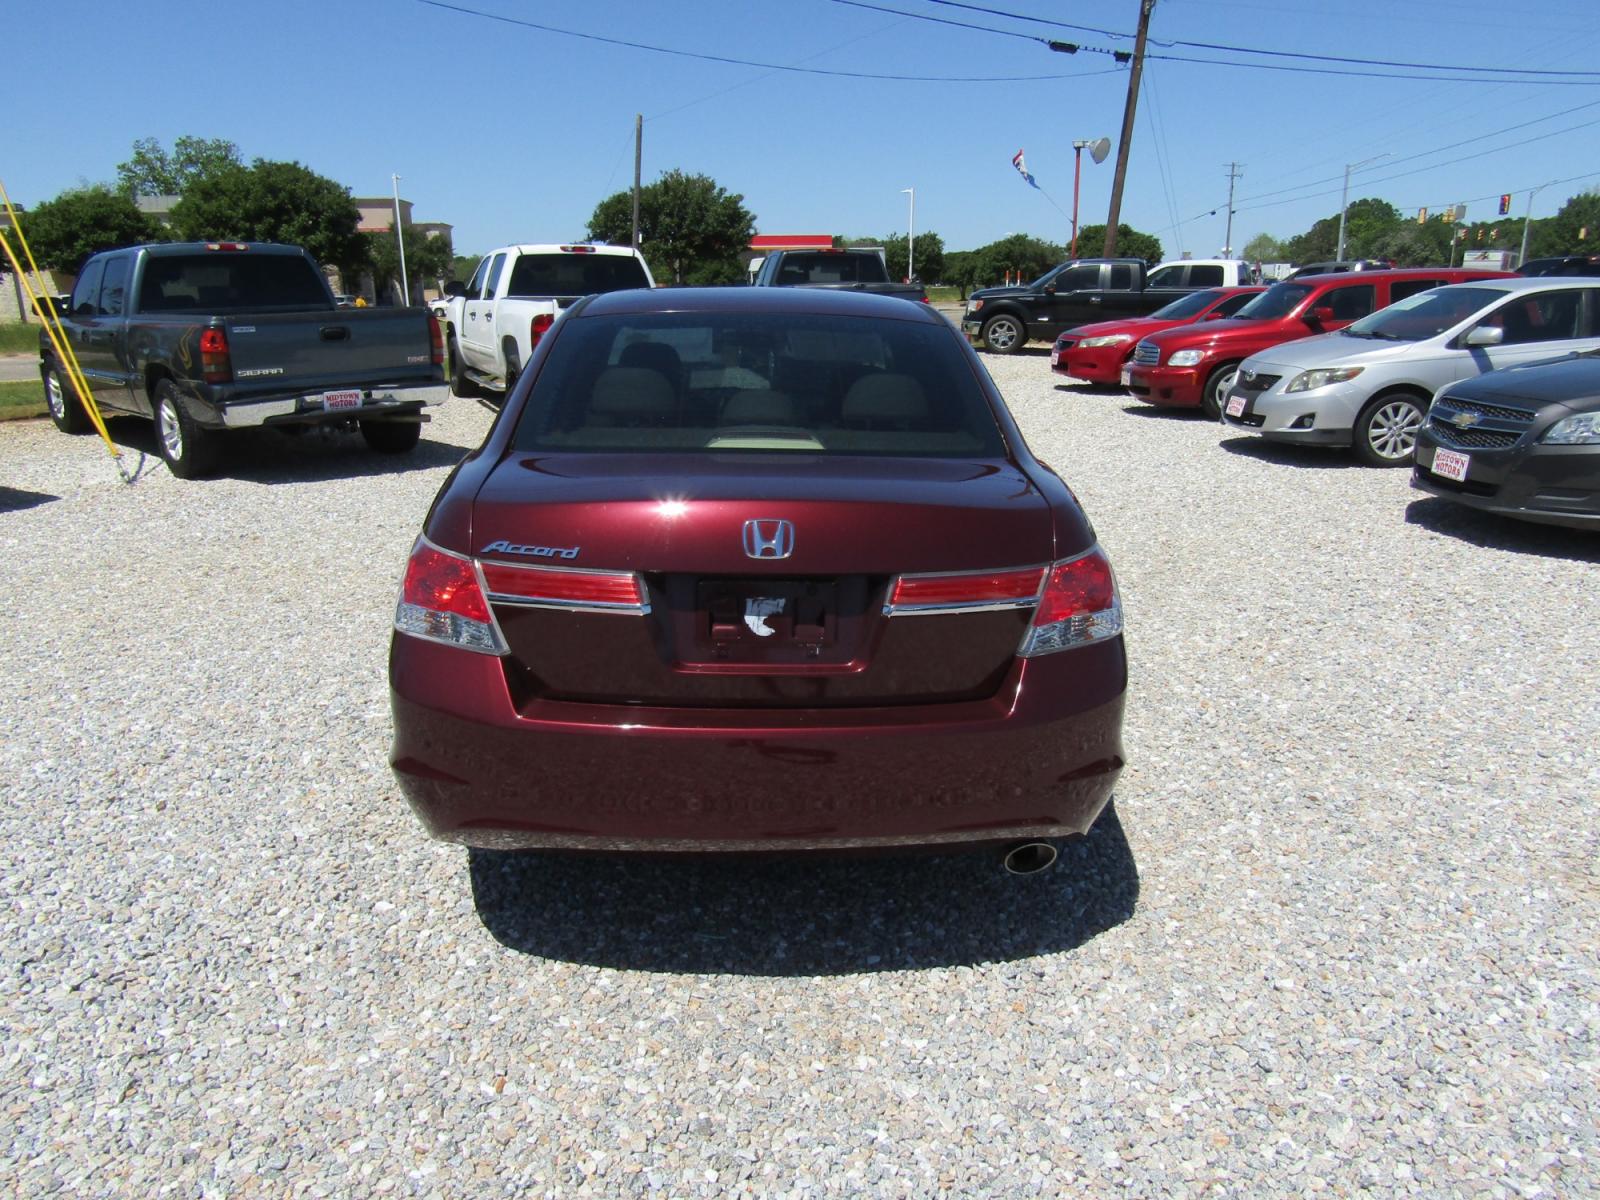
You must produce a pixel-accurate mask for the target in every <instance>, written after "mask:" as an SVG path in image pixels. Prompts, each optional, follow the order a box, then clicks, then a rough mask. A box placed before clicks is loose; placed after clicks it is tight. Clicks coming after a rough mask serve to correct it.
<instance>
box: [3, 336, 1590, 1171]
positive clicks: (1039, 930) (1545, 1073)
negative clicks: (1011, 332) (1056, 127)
mask: <svg viewBox="0 0 1600 1200" xmlns="http://www.w3.org/2000/svg"><path fill="white" fill-rule="evenodd" d="M989 361H990V363H991V365H992V369H993V371H994V373H995V375H996V377H997V378H998V379H999V380H1000V381H1001V383H1002V386H1003V387H1004V388H1005V389H1006V392H1007V394H1008V396H1009V397H1010V398H1011V401H1012V403H1013V406H1014V408H1015V410H1016V412H1017V414H1018V416H1019V417H1020V419H1021V421H1022V423H1023V426H1024V428H1025V429H1026V430H1027V431H1028V435H1029V437H1030V440H1031V441H1032V443H1033V445H1034V447H1035V449H1036V450H1038V451H1039V452H1040V453H1041V454H1042V455H1043V456H1044V457H1045V458H1046V459H1048V460H1049V461H1051V462H1052V463H1054V464H1055V465H1056V466H1057V467H1058V468H1059V469H1060V470H1061V471H1062V473H1063V474H1064V475H1065V476H1066V477H1067V479H1068V480H1069V482H1071V483H1072V484H1073V486H1074V487H1075V488H1076V489H1077V491H1078V493H1079V495H1080V496H1081V497H1082V499H1083V501H1084V503H1085V505H1086V506H1087V508H1088V510H1089V512H1090V514H1091V515H1092V517H1093V518H1094V520H1095V522H1096V524H1097V527H1098V529H1099V532H1100V536H1101V540H1102V542H1103V544H1104V545H1105V546H1106V547H1107V549H1108V550H1109V551H1110V553H1111V555H1112V558H1113V560H1114V561H1115V563H1116V565H1117V568H1118V571H1119V574H1120V578H1121V583H1122V587H1123V593H1124V602H1125V605H1126V608H1127V611H1128V614H1129V618H1128V619H1129V630H1128V641H1129V653H1130V657H1131V661H1132V665H1133V669H1134V684H1133V695H1132V696H1131V698H1130V705H1129V718H1128V719H1129V727H1128V736H1127V741H1128V749H1129V753H1130V757H1131V762H1130V766H1129V769H1128V770H1127V772H1126V773H1125V774H1124V776H1123V781H1122V784H1121V787H1120V788H1119V791H1118V795H1117V800H1116V804H1115V807H1114V809H1113V810H1111V811H1108V813H1107V814H1106V816H1105V817H1104V818H1103V819H1102V820H1101V822H1100V824H1099V825H1098V826H1097V827H1096V830H1095V832H1094V834H1093V836H1091V837H1090V838H1089V839H1087V840H1085V841H1082V842H1079V843H1076V844H1074V845H1072V846H1069V847H1068V848H1067V849H1066V851H1065V852H1064V854H1063V857H1062V860H1061V862H1060V864H1059V865H1058V867H1057V869H1056V870H1054V871H1053V872H1051V873H1050V874H1048V875H1046V876H1042V877H1036V878H1031V879H1011V878H1009V877H1006V876H1004V875H1003V874H1002V873H1001V872H1000V871H999V868H998V861H997V858H996V857H995V856H993V855H971V854H969V855H964V856H950V857H940V858H927V859H912V860H881V859H873V860H850V861H828V862H808V863H787V864H785V863H778V864H769V865H760V864H753V863H749V862H744V863H706V862H699V863H695V862H690V863H663V862H614V861H607V860H604V859H582V860H560V859H556V860H550V859H546V860H539V859H516V858H503V857H495V856H488V855H484V856H469V855H468V854H467V853H466V852H465V851H463V850H460V849H456V848H452V847H446V846H441V845H436V844H433V843H429V842H426V841H424V840H423V837H422V835H421V832H420V830H419V827H418V825H417V824H416V822H415V821H414V820H413V818H412V816H411V814H410V812H409V811H408V810H407V809H406V807H405V805H404V804H403V802H402V801H401V800H400V799H399V798H398V794H397V792H396V790H395V787H394V785H393V783H392V782H391V779H390V776H389V772H388V768H387V766H386V763H385V752H386V748H387V737H388V708H387V693H386V687H385V681H384V669H385V663H384V656H385V646H386V643H387V638H388V629H389V618H390V615H391V612H392V609H393V602H394V589H395V586H396V582H397V578H398V573H399V571H400V568H401V566H402V563H403V561H404V558H405V555H406V552H407V549H408V547H409V544H410V541H411V539H412V537H413V535H414V534H415V532H416V530H417V528H418V525H419V523H420V521H421V518H422V516H423V513H424V511H425V509H426V507H427V504H428V502H429V500H430V498H431V497H432V495H433V493H434V491H435V490H436V488H437V487H438V486H439V483H440V482H441V481H442V479H443V478H444V476H445V474H446V473H447V471H448V470H449V468H450V467H451V465H452V464H453V463H454V462H455V461H456V459H457V458H459V456H460V455H461V454H462V453H463V452H464V451H465V450H466V449H467V448H468V447H470V446H472V445H474V444H475V443H476V442H477V440H478V439H479V438H481V436H482V434H483V432H484V430H485V428H486V426H487V420H488V418H487V414H486V412H485V411H484V410H483V409H482V408H480V407H477V406H475V405H473V404H471V403H469V402H464V401H453V402H451V403H450V404H448V405H447V406H445V408H444V409H443V410H441V412H440V415H439V417H438V418H437V419H436V421H435V423H434V424H433V425H432V426H431V427H430V429H429V431H428V432H427V433H426V435H425V440H424V442H423V444H422V446H421V447H420V448H419V451H418V452H417V454H416V455H415V456H414V457H413V458H411V459H410V460H409V461H406V462H405V463H403V464H402V465H399V466H398V467H397V465H396V463H395V462H393V461H392V460H382V459H379V458H377V457H375V456H371V455H368V454H367V453H365V452H364V451H363V450H362V449H361V448H360V443H359V441H358V440H357V439H355V438H348V439H343V440H335V441H330V442H316V443H313V444H311V445H305V444H304V443H291V442H289V441H288V440H287V439H281V438H278V437H276V436H263V437H260V438H257V439H255V441H254V442H253V443H252V444H251V445H250V446H249V447H248V450H249V458H248V461H246V462H236V464H235V466H234V468H233V473H232V475H231V476H230V477H227V478H221V479H216V480H213V481H208V482H201V483H181V482H179V481H177V480H175V479H173V478H171V477H170V475H169V474H168V473H167V471H166V469H165V468H164V467H162V466H160V465H159V464H156V465H154V466H150V465H147V466H146V468H145V473H144V474H143V476H142V477H141V478H140V480H139V482H138V483H137V484H136V485H135V486H133V487H126V486H124V485H122V484H121V483H119V482H118V481H117V479H116V475H115V473H114V471H113V469H112V467H111V465H110V462H109V461H108V459H107V458H106V456H105V454H104V451H103V449H102V448H101V447H100V446H99V444H98V443H97V441H96V440H95V439H92V438H81V439H69V438H66V437H64V436H62V435H60V434H57V433H56V432H55V430H54V429H53V428H52V427H51V426H49V425H48V423H45V422H23V423H18V424H11V425H5V426H0V461H3V464H4V467H3V475H0V547H3V551H4V556H3V560H0V579H3V581H4V585H5V587H4V594H5V596H6V608H7V610H8V612H9V614H10V616H11V619H12V621H13V632H12V634H11V635H10V636H9V637H7V638H6V639H5V640H4V642H3V643H0V672H3V675H4V678H5V680H6V681H7V684H8V686H7V688H6V689H5V693H4V698H3V699H0V716H3V723H4V728H5V730H6V731H7V732H6V736H5V738H4V741H3V745H0V786H3V788H4V794H5V796H6V799H7V803H6V804H5V806H4V809H3V814H0V822H3V826H0V828H3V834H4V840H5V847H6V849H5V852H4V856H3V858H0V903H3V905H4V910H5V924H4V932H3V934H0V938H3V950H4V955H3V973H0V1191H10V1192H11V1194H16V1195H23V1196H42V1195H51V1194H63V1195H68V1194H70V1195H91V1196H113V1195H115V1196H130V1195H133V1196H155V1195H158V1194H160V1195H172V1196H224V1195H227V1196H249V1195H270V1196H329V1195H332V1196H346V1195H349V1196H366V1195H384V1194H387V1195H396V1196H410V1195H421V1196H435V1195H437V1196H455V1195H465V1194H469V1193H470V1194H479V1195H523V1194H527V1195H560V1196H582V1195H597V1196H598V1195H621V1194H626V1195H650V1196H699V1195H704V1196H725V1195H737V1194H747V1193H748V1194H758V1195H764V1196H781V1195H788V1196H856V1195H885V1196H908V1197H925V1196H934V1195H940V1196H943V1195H948V1196H972V1195H995V1196H1006V1197H1012V1196H1025V1195H1035V1194H1038V1195H1059V1194H1084V1193H1089V1194H1109V1193H1113V1192H1119V1191H1120V1192H1121V1193H1124V1194H1126V1195H1129V1196H1140V1197H1142V1196H1173V1197H1199V1196H1202V1195H1205V1196H1228V1195H1261V1196H1268V1195H1283V1194H1316V1193H1326V1194H1329V1195H1349V1194H1352V1193H1355V1192H1371V1193H1376V1194H1384V1195H1391V1194H1416V1195H1429V1196H1462V1197H1475V1196H1486V1197H1487V1196H1551V1197H1574V1196H1582V1195H1594V1194H1596V1193H1597V1192H1600V1164H1597V1161H1596V1155H1597V1154H1600V1128H1597V1119H1600V1038H1597V1035H1600V978H1597V976H1600V962H1597V959H1600V946H1597V936H1596V934H1597V927H1600V922H1597V909H1600V888H1597V882H1596V863H1597V860H1600V852H1597V851H1600V848H1597V844H1596V842H1597V837H1596V822H1595V815H1596V807H1597V804H1600V755H1596V753H1595V747H1594V738H1595V734H1596V730H1597V729H1600V688H1597V686H1596V679H1595V658H1596V647H1597V644H1600V638H1597V633H1596V631H1597V629H1600V565H1597V564H1600V537H1597V536H1591V535H1583V534H1578V533H1569V532H1564V531H1557V530H1543V529H1539V528H1536V527H1532V526H1526V527H1525V526H1519V525H1516V524H1513V523H1509V522H1502V521H1498V520H1495V519H1492V518H1489V517H1485V516H1480V515H1478V514H1475V513H1471V512H1467V511H1465V510H1456V509H1454V508H1452V507H1450V506H1449V505H1447V504H1445V503H1444V502H1442V501H1438V500H1434V499H1429V498H1422V497H1420V494H1419V493H1413V492H1411V491H1409V490H1408V488H1407V486H1406V479H1405V474H1404V473H1403V472H1378V471H1371V470H1366V469H1363V468H1359V467H1356V466H1353V465H1351V462H1350V460H1348V459H1346V458H1343V457H1337V456H1334V455H1330V454H1320V453H1310V452H1287V451H1283V450H1279V449H1275V448H1269V447H1267V446H1265V445H1262V444H1258V442H1257V441H1256V440H1254V439H1247V438H1235V437H1232V436H1230V435H1227V434H1224V433H1222V432H1221V431H1220V430H1219V428H1218V427H1217V426H1215V425H1211V424H1209V423H1205V422H1203V421H1200V420H1197V419H1194V418H1192V417H1189V416H1186V415H1167V414H1160V413H1157V412H1154V411H1151V410H1145V409H1143V408H1140V407H1137V406H1135V405H1133V404H1132V403H1131V402H1130V401H1128V400H1126V399H1125V398H1123V397H1120V396H1117V395H1114V394H1110V393H1104V392H1091V391H1086V390H1077V389H1071V388H1064V387H1057V386H1056V385H1055V382H1054V380H1053V379H1052V378H1051V376H1050V374H1049V371H1048V365H1047V361H1046V359H1045V358H1044V357H1043V355H1042V354H1040V353H1038V352H1034V353H1030V354H1027V355H1024V356H1021V357H1018V358H1015V359H990V360H989ZM117 428H118V432H119V435H120V436H121V437H123V439H124V440H126V441H128V442H129V443H130V444H134V443H137V444H142V445H143V446H144V447H145V448H146V449H148V448H149V446H150V442H149V434H148V433H147V432H145V431H143V430H141V429H140V428H139V427H138V426H137V425H136V424H134V425H128V426H120V425H119V426H118V427H117ZM1219 442H1220V443H1221V445H1220V448H1219ZM130 458H131V460H132V461H134V462H137V460H138V456H137V455H136V454H135V455H131V456H130Z"/></svg>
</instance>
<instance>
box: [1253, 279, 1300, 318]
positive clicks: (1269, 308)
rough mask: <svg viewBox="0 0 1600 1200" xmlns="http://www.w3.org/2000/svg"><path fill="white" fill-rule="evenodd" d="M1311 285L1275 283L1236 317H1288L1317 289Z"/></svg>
mask: <svg viewBox="0 0 1600 1200" xmlns="http://www.w3.org/2000/svg"><path fill="white" fill-rule="evenodd" d="M1315 287H1316V285H1315V284H1310V283H1288V282H1285V283H1275V284H1273V285H1272V286H1271V287H1269V288H1268V289H1267V290H1266V291H1264V292H1262V293H1261V295H1259V296H1257V297H1256V298H1255V299H1254V300H1252V301H1250V303H1249V304H1246V305H1245V306H1244V307H1243V308H1241V309H1240V310H1239V311H1238V312H1237V313H1236V314H1235V315H1236V316H1238V317H1239V318H1240V319H1241V320H1253V319H1256V318H1262V317H1265V318H1272V317H1287V316H1288V315H1289V314H1290V313H1292V312H1293V311H1294V310H1295V309H1296V308H1297V307H1299V304H1300V301H1302V300H1304V299H1305V298H1306V297H1307V296H1309V295H1310V294H1311V293H1312V291H1313V290H1314V289H1315Z"/></svg>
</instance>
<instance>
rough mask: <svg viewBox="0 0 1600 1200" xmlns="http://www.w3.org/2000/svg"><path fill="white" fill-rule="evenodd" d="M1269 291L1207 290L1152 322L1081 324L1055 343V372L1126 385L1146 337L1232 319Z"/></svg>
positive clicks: (1161, 310)
mask: <svg viewBox="0 0 1600 1200" xmlns="http://www.w3.org/2000/svg"><path fill="white" fill-rule="evenodd" d="M1266 290H1267V289H1266V288H1264V287H1230V288H1205V289H1203V290H1202V291H1198V292H1191V293H1190V294H1189V295H1187V296H1183V297H1181V298H1179V299H1177V300H1174V301H1173V302H1172V303H1171V304H1168V305H1165V306H1164V307H1162V308H1158V309H1156V311H1155V312H1153V313H1151V314H1150V315H1149V316H1148V317H1127V318H1124V319H1122V320H1119V321H1100V322H1097V323H1096V324H1094V325H1080V326H1078V328H1076V329H1069V330H1068V331H1067V332H1066V333H1063V334H1062V335H1061V336H1060V337H1058V338H1056V344H1055V347H1054V348H1053V349H1052V350H1051V351H1050V369H1051V370H1052V371H1054V372H1055V373H1056V374H1057V375H1070V376H1071V377H1072V378H1074V379H1082V380H1085V381H1087V382H1089V383H1105V384H1112V385H1117V384H1120V385H1122V386H1124V387H1125V386H1127V383H1128V377H1127V373H1126V371H1125V370H1124V368H1125V367H1126V366H1127V364H1128V360H1129V359H1130V358H1132V357H1133V348H1134V346H1136V345H1138V343H1139V341H1140V339H1141V338H1147V337H1149V336H1150V335H1151V334H1152V333H1160V332H1161V331H1162V330H1163V329H1172V328H1174V327H1175V326H1178V325H1193V324H1194V323H1195V322H1196V321H1217V320H1220V319H1222V318H1223V317H1231V316H1233V314H1234V313H1236V312H1238V311H1239V310H1240V309H1241V308H1243V307H1244V306H1245V305H1246V304H1248V303H1250V297H1252V296H1256V295H1259V294H1260V293H1262V292H1264V291H1266Z"/></svg>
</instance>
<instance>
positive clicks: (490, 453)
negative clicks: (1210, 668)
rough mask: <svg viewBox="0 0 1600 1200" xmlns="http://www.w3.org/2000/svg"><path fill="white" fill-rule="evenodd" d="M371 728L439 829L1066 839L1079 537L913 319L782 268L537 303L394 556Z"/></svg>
mask: <svg viewBox="0 0 1600 1200" xmlns="http://www.w3.org/2000/svg"><path fill="white" fill-rule="evenodd" d="M389 665H390V682H391V691H392V704H393V714H394V745H393V753H392V757H391V763H392V765H393V768H394V771H395V774H396V777H397V778H398V780H399V783H400V787H401V789H402V791H403V792H404V793H405V795H406V797H407V798H408V799H409V801H410V802H411V804H412V806H413V808H414V809H415V811H416V812H417V814H418V816H419V817H420V818H421V819H422V821H423V823H424V825H425V826H426V827H427V828H428V830H429V832H430V833H432V834H433V835H434V836H436V837H440V838H444V839H448V840H452V841H457V842H463V843H466V844H468V845H474V846H485V847H541V848H556V849H579V850H687V851H720V850H737V851H749V850H792V849H833V848H845V847H893V846H906V845H932V844H940V843H966V842H997V843H1006V842H1009V843H1015V844H1016V846H1017V847H1018V849H1019V850H1021V854H1020V855H1019V856H1018V857H1017V858H1016V859H1015V860H1014V862H1015V864H1016V865H1020V866H1040V865H1048V862H1049V861H1050V860H1051V859H1053V858H1054V850H1053V848H1051V847H1050V843H1049V842H1048V841H1046V840H1045V839H1055V838H1059V837H1062V836H1065V835H1068V834H1073V833H1082V832H1086V831H1087V830H1088V829H1089V827H1090V826H1091V825H1092V824H1093V822H1094V820H1095V818H1096V817H1097V816H1098V815H1099V813H1100V811H1101V809H1102V808H1103V807H1104V806H1105V804H1106V802H1107V800H1108V799H1109V798H1110V795H1111V790H1112V786H1113V784H1114V783H1115V782H1116V779H1117V775H1118V773H1119V772H1120V771H1121V769H1122V763H1123V751H1122V709H1123V694H1124V691H1125V689H1126V686H1127V666H1126V660H1125V656H1124V651H1123V639H1122V607H1121V603H1120V601H1119V599H1118V595H1117V586H1116V581H1115V578H1114V577H1113V575H1112V571H1111V564H1110V562H1109V561H1108V559H1107V557H1106V555H1105V553H1104V551H1102V550H1101V548H1100V547H1099V546H1098V545H1097V544H1096V541H1095V536H1094V532H1093V530H1092V529H1091V527H1090V525H1089V521H1088V519H1087V517H1086V516H1085V515H1084V513H1083V511H1082V510H1081V509H1080V508H1079V506H1078V504H1077V501H1076V500H1075V499H1074V497H1073V495H1072V492H1071V491H1070V490H1069V489H1068V487H1067V485H1066V484H1065V483H1064V482H1063V481H1062V480H1061V479H1059V478H1058V477H1057V476H1056V475H1055V474H1054V473H1053V472H1052V471H1051V470H1050V469H1049V468H1048V467H1046V466H1044V465H1043V464H1042V463H1040V462H1039V461H1038V460H1037V459H1035V458H1034V457H1033V455H1032V454H1031V453H1030V452H1029V451H1028V448H1027V446H1026V445H1025V444H1024V442H1023V440H1022V435H1021V434H1020V433H1019V432H1018V430H1017V427H1016V425H1015V424H1014V422H1013V421H1012V418H1011V415H1010V414H1009V413H1008V412H1007V410H1006V407H1005V404H1004V402H1003V401H1002V399H1001V397H1000V393H999V391H998V390H997V389H996V387H995V385H994V383H993V382H992V381H991V380H990V378H989V376H988V373H987V371H986V370H985V369H984V367H983V365H982V364H981V363H980V362H979V360H978V358H977V356H976V355H975V354H974V352H973V351H972V350H971V348H969V347H968V346H967V345H966V343H965V342H964V341H963V339H962V338H961V336H960V335H959V334H958V333H957V332H956V331H955V330H954V329H953V328H952V327H951V326H950V323H949V322H948V321H947V320H945V318H944V317H943V316H941V315H940V314H938V313H935V312H933V311H931V310H930V309H928V308H927V307H926V306H924V305H914V304H907V303H905V302H904V301H903V300H899V299H896V298H892V297H876V296H866V295H859V294H852V293H835V292H828V291H818V290H811V289H800V288H770V289H768V288H759V289H742V288H728V289H707V290H685V289H667V290H660V291H652V292H646V291H637V292H616V293H612V294H609V295H604V296H596V297H590V298H588V299H586V300H583V301H580V302H579V303H577V304H575V305H573V306H572V308H570V309H569V310H567V312H566V313H565V314H564V315H563V316H562V318H561V319H560V320H559V321H557V322H556V324H555V326H554V327H553V328H552V329H551V331H550V333H549V334H547V335H546V336H545V338H544V339H543V341H541V343H540V346H539V349H538V350H537V352H536V353H535V355H534V357H533V358H532V360H531V361H530V362H529V364H528V367H527V369H526V371H525V373H524V375H523V377H522V379H521V381H520V382H519V383H518V386H517V387H516V388H515V390H514V391H513V392H512V393H511V395H510V396H509V397H508V398H507V402H506V405H505V408H504V410H503V411H502V412H501V413H500V415H499V418H498V419H497V420H496V421H495V424H494V426H493V428H492V429H491V430H490V432H489V435H488V437H487V439H486V440H485V442H484V444H483V446H482V447H480V448H479V449H478V450H477V451H475V452H474V453H472V454H470V455H468V457H467V458H466V460H465V461H464V462H463V463H462V464H461V466H460V467H459V468H458V469H457V470H456V471H455V472H454V473H453V474H452V475H451V477H450V478H449V479H448V480H447V481H446V483H445V485H444V487H443V489H442V490H441V491H440V493H439V495H438V497H437V499H436V500H435V502H434V505H433V508H432V510H431V511H430V513H429V515H428V518H427V521H426V523H425V524H424V526H423V530H422V535H421V536H420V537H419V538H418V539H417V542H416V546H415V548H414V550H413V552H412V555H411V560H410V563H409V565H408V566H407V569H406V573H405V581H404V584H403V587H402V591H401V596H400V600H399V604H398V607H397V609H396V612H395V621H394V635H393V641H392V645H391V651H390V663H389Z"/></svg>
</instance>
